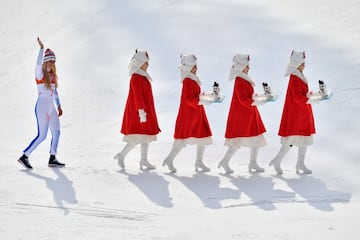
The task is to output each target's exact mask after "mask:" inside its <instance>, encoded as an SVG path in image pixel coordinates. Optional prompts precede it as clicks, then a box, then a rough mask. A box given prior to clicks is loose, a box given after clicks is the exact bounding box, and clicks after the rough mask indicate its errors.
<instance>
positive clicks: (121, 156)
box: [114, 142, 136, 169]
mask: <svg viewBox="0 0 360 240" xmlns="http://www.w3.org/2000/svg"><path fill="white" fill-rule="evenodd" d="M135 146H136V143H130V142H128V143H127V144H126V145H125V147H124V148H123V149H122V150H121V152H119V153H117V154H116V155H115V156H114V159H116V160H118V165H119V166H120V167H121V169H125V164H124V160H125V157H126V155H127V154H128V153H129V152H130V151H131V150H132V149H133V148H134V147H135Z"/></svg>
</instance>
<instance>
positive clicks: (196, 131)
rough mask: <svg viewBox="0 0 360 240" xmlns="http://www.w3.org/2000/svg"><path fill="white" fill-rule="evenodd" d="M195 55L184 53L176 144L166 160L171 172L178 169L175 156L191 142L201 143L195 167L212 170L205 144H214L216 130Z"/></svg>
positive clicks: (194, 143)
mask: <svg viewBox="0 0 360 240" xmlns="http://www.w3.org/2000/svg"><path fill="white" fill-rule="evenodd" d="M196 60H197V59H196V57H195V55H192V54H190V55H182V56H181V65H180V67H179V69H180V75H181V81H182V92H181V99H180V106H179V111H178V115H177V119H176V124H175V133H174V139H175V140H174V144H173V148H172V150H171V152H170V154H169V155H168V156H167V157H166V159H165V160H164V162H163V166H165V165H167V166H168V168H169V170H170V172H176V168H175V167H174V165H173V161H174V158H175V157H176V156H177V155H178V153H179V152H180V151H181V149H182V148H184V147H185V146H186V145H187V144H191V145H196V146H197V155H196V162H195V170H196V171H198V170H199V169H201V170H202V171H210V168H208V167H207V166H205V164H204V163H203V156H204V151H205V146H206V145H209V144H212V139H211V136H212V133H211V129H210V125H209V122H208V120H207V117H206V113H205V108H204V106H203V103H200V93H201V88H200V85H201V82H200V80H199V78H198V77H197V76H196V72H197V63H196Z"/></svg>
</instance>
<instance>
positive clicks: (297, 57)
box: [270, 51, 315, 174]
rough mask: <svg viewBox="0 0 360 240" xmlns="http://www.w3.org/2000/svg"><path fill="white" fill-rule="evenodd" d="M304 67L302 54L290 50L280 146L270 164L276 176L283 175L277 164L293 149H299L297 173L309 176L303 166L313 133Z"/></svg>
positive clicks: (280, 130) (309, 171)
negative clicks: (300, 172)
mask: <svg viewBox="0 0 360 240" xmlns="http://www.w3.org/2000/svg"><path fill="white" fill-rule="evenodd" d="M304 68H305V52H303V51H292V53H291V56H290V61H289V63H288V66H287V69H286V74H285V76H288V75H290V79H289V84H288V89H287V93H286V98H285V103H284V108H283V113H282V117H281V122H280V129H279V136H281V144H282V146H281V148H280V151H279V152H278V154H277V155H276V156H275V158H274V159H273V160H272V161H271V162H270V165H273V166H274V169H275V171H276V172H277V174H282V173H283V171H282V169H281V167H280V163H281V161H282V160H283V158H284V157H285V155H286V154H287V153H288V152H289V150H290V148H291V147H292V146H297V147H298V158H297V163H296V172H299V170H301V171H302V172H303V173H305V174H311V173H312V171H311V170H310V169H308V168H307V167H306V166H305V164H304V161H305V153H306V149H307V146H309V145H311V144H312V143H313V134H315V123H314V117H313V113H312V108H311V105H310V103H311V101H309V88H308V82H307V79H306V77H305V75H304V73H303V70H304Z"/></svg>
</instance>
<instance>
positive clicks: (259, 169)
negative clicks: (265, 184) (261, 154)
mask: <svg viewBox="0 0 360 240" xmlns="http://www.w3.org/2000/svg"><path fill="white" fill-rule="evenodd" d="M258 151H259V148H256V147H252V148H251V150H250V163H249V172H252V170H255V172H265V169H264V168H262V167H259V165H258V164H257V162H256V159H257V155H258Z"/></svg>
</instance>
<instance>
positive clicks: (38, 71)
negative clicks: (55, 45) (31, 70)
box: [35, 38, 44, 80]
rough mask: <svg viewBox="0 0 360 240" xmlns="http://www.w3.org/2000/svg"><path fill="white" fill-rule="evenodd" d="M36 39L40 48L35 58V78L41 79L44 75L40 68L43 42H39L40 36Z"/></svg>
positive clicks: (42, 56)
mask: <svg viewBox="0 0 360 240" xmlns="http://www.w3.org/2000/svg"><path fill="white" fill-rule="evenodd" d="M37 41H38V43H39V46H40V50H39V54H38V57H37V60H36V67H35V78H36V79H38V80H41V79H42V78H43V77H44V73H43V70H42V62H43V58H44V44H43V43H42V42H41V40H40V38H37Z"/></svg>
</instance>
